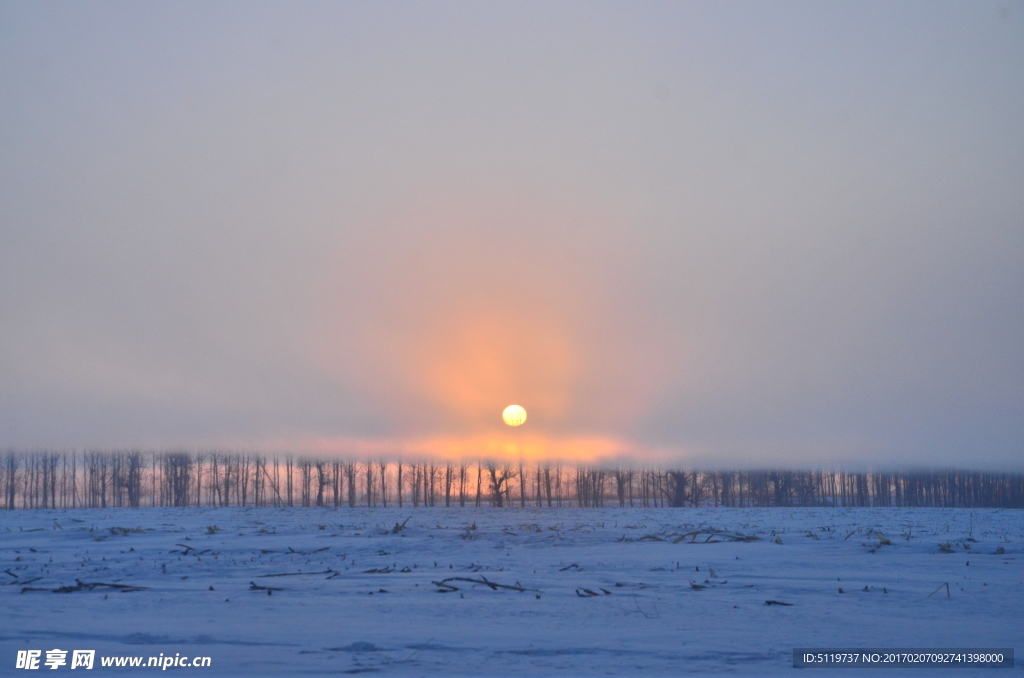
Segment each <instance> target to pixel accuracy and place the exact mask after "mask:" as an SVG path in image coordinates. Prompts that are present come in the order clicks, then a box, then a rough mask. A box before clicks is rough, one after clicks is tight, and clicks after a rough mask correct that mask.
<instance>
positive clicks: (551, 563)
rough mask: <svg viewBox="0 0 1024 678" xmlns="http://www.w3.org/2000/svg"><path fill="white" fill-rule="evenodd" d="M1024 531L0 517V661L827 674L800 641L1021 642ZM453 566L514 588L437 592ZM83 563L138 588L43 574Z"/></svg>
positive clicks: (861, 522) (309, 517)
mask: <svg viewBox="0 0 1024 678" xmlns="http://www.w3.org/2000/svg"><path fill="white" fill-rule="evenodd" d="M407 518H408V522H407V523H406V529H403V530H400V531H398V532H397V533H395V531H394V528H395V525H396V524H397V523H402V522H403V521H405V520H406V519H407ZM473 525H475V527H476V529H471V528H472V526H473ZM214 526H215V527H214ZM121 528H124V529H121ZM696 530H700V531H701V532H700V534H699V535H696V536H692V535H691V536H687V537H685V538H684V539H682V540H681V541H680V540H679V536H680V535H686V534H688V533H692V532H694V531H696ZM718 531H721V532H718ZM879 532H881V534H879ZM712 534H717V536H711V535H712ZM726 535H731V537H732V538H739V537H742V536H756V537H758V540H756V541H729V539H730V537H729V536H726ZM971 539H974V540H976V541H971ZM694 540H695V541H694ZM886 540H889V541H891V545H890V544H884V543H883V542H884V541H886ZM946 542H948V543H949V547H948V548H949V549H951V550H952V553H945V552H942V551H941V550H940V544H943V543H946ZM1022 544H1024V511H1019V510H1018V511H1014V510H980V509H976V510H968V509H826V508H820V509H804V508H798V509H763V508H762V509H724V508H717V509H715V508H708V509H636V508H633V509H630V508H625V509H620V508H605V509H566V508H562V509H547V508H545V509H530V508H527V509H520V508H513V509H507V508H506V509H470V508H423V507H421V508H417V509H412V508H405V509H397V508H387V509H382V508H376V509H374V508H357V509H350V508H348V507H344V508H339V509H334V508H329V509H319V508H291V509H279V508H277V509H275V508H190V509H173V508H144V509H93V510H86V509H81V510H50V511H43V510H36V511H13V512H0V564H2V567H0V577H2V578H3V580H6V581H3V580H0V581H2V583H3V584H5V585H4V586H2V587H0V675H12V674H21V673H23V672H22V671H15V670H14V669H13V667H14V662H15V655H16V651H17V650H21V649H40V650H44V652H45V650H49V649H53V648H55V647H57V648H61V649H65V650H67V649H95V650H97V656H102V655H121V656H127V655H140V656H151V655H157V654H159V653H161V652H163V653H164V654H172V655H173V654H174V653H176V652H177V653H181V654H184V655H201V656H210V657H212V666H211V667H210V668H187V669H186V668H171V669H168V670H169V671H170V672H171V673H172V674H173V673H181V672H186V673H196V674H201V675H208V676H233V675H239V676H247V675H282V676H283V675H297V674H302V675H328V674H344V673H357V672H359V673H361V672H367V673H376V674H380V675H388V676H417V675H454V676H538V675H555V676H577V675H579V676H595V675H618V676H625V675H673V676H675V675H680V674H730V675H784V674H785V675H794V674H795V675H807V676H823V675H826V674H831V673H833V672H834V671H835V670H836V669H794V668H793V666H792V650H793V648H794V647H890V648H896V647H932V648H934V647H1014V648H1016V650H1017V652H1021V651H1022V650H1024V642H1022V641H1024V570H1022V564H1024V548H1022ZM1000 549H1001V550H1002V551H1004V553H998V551H999V550H1000ZM968 563H969V564H968ZM374 569H376V570H379V571H378V572H369V570H374ZM712 570H713V572H712ZM313 573H319V574H313ZM280 574H284V575H287V576H268V575H280ZM449 577H465V578H471V579H481V580H482V579H484V578H486V580H488V581H490V582H494V583H497V584H503V585H508V586H517V585H521V587H522V588H524V589H527V590H526V591H522V592H520V591H516V590H511V589H501V588H499V589H498V590H492V589H491V588H490V587H488V586H486V585H484V584H478V583H473V582H468V581H461V580H452V581H449V582H448V584H450V585H451V586H452V587H457V589H458V590H455V591H449V592H447V593H442V592H441V590H442V587H439V586H438V585H436V584H434V583H433V582H436V581H442V580H444V579H447V578H449ZM36 578H38V579H36ZM33 579H35V581H30V580H33ZM76 580H80V581H81V582H85V583H96V582H101V583H107V584H121V585H131V586H137V587H145V590H141V591H131V592H124V593H122V592H120V591H119V590H117V589H111V588H104V587H96V588H93V589H92V590H86V589H81V590H75V591H71V592H67V593H54V592H53V591H52V589H54V588H58V587H61V586H71V587H74V586H76ZM26 582H29V583H26ZM947 582H948V584H949V587H948V588H949V595H948V597H947V591H946V587H942V589H941V590H940V591H938V592H935V590H936V588H937V587H939V586H941V585H942V584H943V583H947ZM252 584H255V585H258V586H265V587H266V586H269V587H275V588H280V589H283V590H280V591H273V592H272V594H271V595H267V591H266V590H262V589H257V590H251V589H250V587H251V585H252ZM694 585H696V586H697V587H701V588H695V586H694ZM25 587H28V588H39V589H44V590H39V591H33V590H30V591H25V592H22V589H23V588H25ZM840 588H841V589H842V590H843V593H840V592H839V589H840ZM587 591H590V592H593V593H596V594H597V595H589V594H588V593H587ZM606 592H607V593H606ZM933 592H934V593H933ZM930 594H932V595H930ZM768 600H774V601H780V602H785V603H791V606H783V605H766V604H765V603H766V601H768ZM44 657H45V655H44ZM1022 666H1024V661H1022V658H1017V660H1016V668H1014V669H1008V670H1005V671H996V672H995V673H996V674H998V675H1002V674H1004V673H1009V674H1010V675H1021V672H1022ZM44 670H47V671H48V669H45V667H44ZM60 670H63V671H67V670H69V667H67V666H65V667H62V669H60ZM76 670H77V669H76ZM154 670H155V669H140V670H135V671H132V670H131V669H127V668H102V667H100V666H99V662H98V660H97V666H96V668H95V669H94V671H95V675H108V674H109V675H121V676H128V675H153V671H154ZM992 673H993V670H992V669H965V668H942V669H905V668H897V669H890V670H888V671H886V670H874V669H855V670H854V671H853V675H855V676H858V677H863V678H866V677H867V676H878V675H898V676H924V675H940V676H964V675H985V676H990V675H992ZM844 675H845V674H844Z"/></svg>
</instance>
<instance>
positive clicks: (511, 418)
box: [501, 405, 526, 426]
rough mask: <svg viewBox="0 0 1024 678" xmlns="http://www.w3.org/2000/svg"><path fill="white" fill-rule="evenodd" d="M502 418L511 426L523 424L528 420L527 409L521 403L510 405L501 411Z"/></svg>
mask: <svg viewBox="0 0 1024 678" xmlns="http://www.w3.org/2000/svg"><path fill="white" fill-rule="evenodd" d="M501 418H502V419H503V420H504V421H505V423H506V424H508V425H509V426H522V425H523V423H524V422H525V421H526V410H524V409H523V408H522V407H520V406H519V405H509V406H508V407H506V408H505V411H504V412H502V413H501Z"/></svg>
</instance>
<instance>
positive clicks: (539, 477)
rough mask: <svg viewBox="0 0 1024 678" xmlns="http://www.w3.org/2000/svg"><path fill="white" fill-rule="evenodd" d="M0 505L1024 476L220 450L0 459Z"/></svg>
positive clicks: (639, 494)
mask: <svg viewBox="0 0 1024 678" xmlns="http://www.w3.org/2000/svg"><path fill="white" fill-rule="evenodd" d="M0 491H2V497H0V506H2V507H3V508H5V509H8V510H14V509H19V508H21V509H30V508H107V507H116V506H128V507H139V506H250V505H251V506H336V507H338V506H350V507H355V506H370V507H373V506H398V507H402V506H406V505H412V506H421V505H422V506H442V505H443V506H461V507H465V506H467V505H469V506H493V507H514V506H519V507H524V508H525V507H526V506H535V507H541V506H547V507H562V506H576V507H600V506H622V507H626V506H631V507H662V506H672V507H686V506H690V507H695V506H732V507H758V506H896V507H999V508H1024V474H1021V473H997V472H983V471H967V470H956V469H950V470H931V471H884V472H883V471H861V472H856V471H844V470H824V469H819V470H752V471H736V470H731V471H702V470H682V469H678V468H675V469H657V468H632V467H625V466H610V467H606V466H592V465H586V464H577V465H567V464H563V463H556V462H550V463H549V462H540V463H534V464H526V463H524V462H517V463H516V462H496V461H490V460H486V459H482V460H478V461H470V460H463V461H454V462H453V461H437V460H434V461H429V460H428V461H401V460H399V461H393V460H386V459H369V460H353V459H340V458H335V459H317V458H308V457H298V456H290V455H277V456H273V455H271V456H267V455H259V454H238V453H223V452H140V451H124V452H84V453H80V452H17V451H8V452H5V453H3V455H2V456H0Z"/></svg>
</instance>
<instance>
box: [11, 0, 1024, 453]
mask: <svg viewBox="0 0 1024 678" xmlns="http://www.w3.org/2000/svg"><path fill="white" fill-rule="evenodd" d="M1021 120H1024V3H1021V2H994V3H989V2H976V3H941V2H922V3H894V2H878V3H870V2H856V3H854V2H849V3H774V2H773V3H749V2H748V3H638V2H624V3H600V2H598V3H595V2H586V3H582V2H581V3H571V2H565V3H552V2H516V3H496V2H495V3H470V2H465V3H419V2H417V3H387V2H373V3H369V2H367V3H326V2H325V3H312V2H310V3H295V2H289V3H210V2H201V3H199V2H197V3H114V2H111V3H48V2H39V3H36V2H32V3H29V2H0V318H2V322H0V447H18V448H23V447H58V448H65V447H67V448H82V447H86V446H92V447H100V448H110V447H123V446H140V447H154V448H162V447H166V446H169V445H207V444H215V443H217V444H226V445H238V446H243V445H244V446H248V447H250V448H251V447H257V448H264V449H270V448H274V447H281V446H286V445H287V444H293V445H298V446H301V444H302V443H301V442H300V441H302V440H308V439H311V438H327V439H350V440H364V441H400V440H420V439H430V438H437V437H444V436H453V437H459V436H476V435H488V434H489V432H491V431H492V428H491V427H493V426H499V429H500V419H499V418H498V416H499V414H500V410H501V407H503V406H504V404H507V403H508V402H513V401H515V402H519V401H522V404H523V405H525V406H526V407H527V409H528V410H529V411H530V416H531V418H530V426H531V427H533V430H534V431H535V432H537V433H538V434H539V435H544V436H548V437H550V438H551V439H553V440H554V439H566V438H573V437H594V438H606V439H609V440H614V441H619V442H621V443H622V445H623V449H629V450H632V453H633V454H638V455H642V454H644V450H652V451H653V450H658V451H659V453H661V454H669V455H673V456H675V457H677V458H679V459H686V460H690V461H692V462H694V463H701V464H706V465H714V464H721V465H728V464H756V465H770V464H818V463H831V462H842V463H848V464H881V463H892V464H904V465H950V464H954V465H965V466H977V467H989V468H1007V467H1012V468H1018V469H1019V468H1020V467H1021V466H1022V463H1021V460H1022V458H1024V455H1022V452H1024V352H1022V349H1021V347H1022V346H1024V301H1022V299H1024V124H1022V123H1021ZM492 411H493V417H492V416H491V412H492ZM495 430H497V429H495ZM282 441H284V442H282ZM287 441H296V442H294V443H287Z"/></svg>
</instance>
